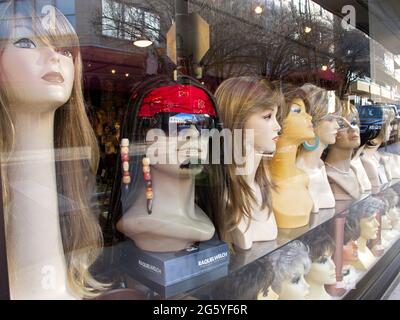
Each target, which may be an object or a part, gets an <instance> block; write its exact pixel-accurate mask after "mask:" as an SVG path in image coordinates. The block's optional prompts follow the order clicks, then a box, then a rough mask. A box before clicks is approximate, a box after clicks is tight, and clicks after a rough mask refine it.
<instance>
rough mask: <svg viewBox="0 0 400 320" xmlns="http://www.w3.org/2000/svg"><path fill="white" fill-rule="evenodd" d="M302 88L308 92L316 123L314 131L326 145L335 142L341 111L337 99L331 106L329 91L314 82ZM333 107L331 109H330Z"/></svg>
mask: <svg viewBox="0 0 400 320" xmlns="http://www.w3.org/2000/svg"><path fill="white" fill-rule="evenodd" d="M301 89H302V90H303V91H304V92H305V93H306V97H307V99H308V102H309V105H310V110H309V114H310V115H311V116H312V123H313V125H314V132H315V135H316V136H317V137H319V138H320V140H321V143H322V144H324V145H329V144H334V143H335V141H336V135H337V131H338V128H339V126H338V123H337V113H338V112H339V111H340V104H339V103H338V100H337V99H335V104H334V105H333V106H332V107H330V105H329V104H330V99H329V93H328V91H326V90H325V89H322V88H319V87H317V86H315V85H313V84H305V85H303V86H302V87H301ZM330 109H331V110H330Z"/></svg>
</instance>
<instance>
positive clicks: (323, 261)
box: [304, 230, 336, 285]
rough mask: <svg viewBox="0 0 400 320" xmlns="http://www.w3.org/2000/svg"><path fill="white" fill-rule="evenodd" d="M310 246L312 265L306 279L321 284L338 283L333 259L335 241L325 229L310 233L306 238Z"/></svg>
mask: <svg viewBox="0 0 400 320" xmlns="http://www.w3.org/2000/svg"><path fill="white" fill-rule="evenodd" d="M304 241H305V243H307V245H308V246H309V248H310V257H311V267H310V271H309V272H308V274H307V275H306V279H307V280H309V281H313V282H314V283H319V284H322V285H324V284H335V283H336V266H335V264H334V262H333V260H332V255H333V253H334V251H335V242H334V241H333V239H332V238H331V237H330V236H329V234H328V233H327V232H326V231H325V230H321V231H319V232H316V233H312V234H310V235H309V236H308V237H306V239H305V240H304Z"/></svg>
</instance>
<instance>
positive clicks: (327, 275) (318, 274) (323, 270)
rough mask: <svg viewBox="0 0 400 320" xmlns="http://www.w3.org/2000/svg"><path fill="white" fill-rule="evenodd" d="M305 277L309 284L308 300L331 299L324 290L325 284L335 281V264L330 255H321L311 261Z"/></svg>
mask: <svg viewBox="0 0 400 320" xmlns="http://www.w3.org/2000/svg"><path fill="white" fill-rule="evenodd" d="M305 278H306V281H307V282H308V284H309V285H310V293H309V295H308V299H309V300H330V299H332V297H331V296H330V295H329V294H328V293H327V292H326V290H325V285H332V284H335V283H336V266H335V264H334V262H333V260H332V258H331V257H330V256H323V257H321V258H320V259H318V260H317V261H314V262H313V263H311V268H310V271H309V272H308V274H307V275H306V277H305Z"/></svg>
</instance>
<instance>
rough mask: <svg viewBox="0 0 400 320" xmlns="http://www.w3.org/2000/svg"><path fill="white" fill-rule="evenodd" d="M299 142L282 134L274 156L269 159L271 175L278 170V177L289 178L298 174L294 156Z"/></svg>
mask: <svg viewBox="0 0 400 320" xmlns="http://www.w3.org/2000/svg"><path fill="white" fill-rule="evenodd" d="M300 144H301V141H296V140H294V139H291V138H288V137H286V136H285V135H284V134H283V135H282V136H281V137H280V138H279V140H278V143H277V146H276V153H275V156H274V158H273V159H272V160H271V161H270V167H271V175H276V174H277V173H278V172H279V177H282V178H290V177H293V176H295V175H297V174H298V169H297V167H296V156H297V148H298V146H299V145H300Z"/></svg>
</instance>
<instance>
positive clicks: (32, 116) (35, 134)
mask: <svg viewBox="0 0 400 320" xmlns="http://www.w3.org/2000/svg"><path fill="white" fill-rule="evenodd" d="M10 115H11V119H12V121H13V124H14V127H15V128H16V130H15V144H14V152H19V151H22V152H25V151H29V150H53V149H54V115H55V110H51V111H48V112H26V111H22V110H21V108H15V109H10ZM22 128H23V129H22ZM21 129H22V130H21Z"/></svg>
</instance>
